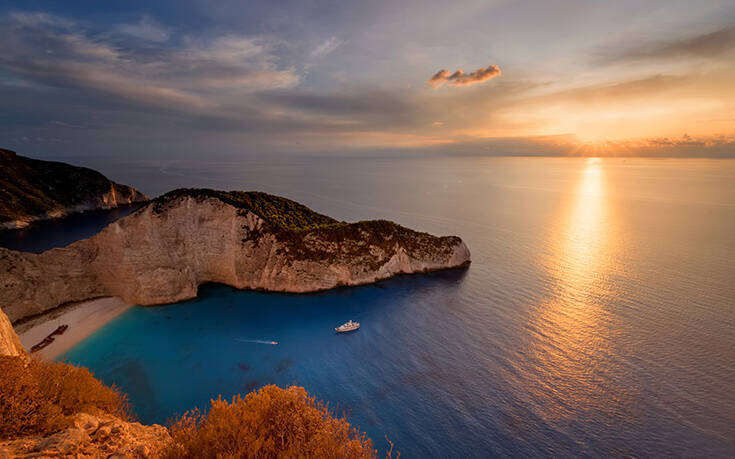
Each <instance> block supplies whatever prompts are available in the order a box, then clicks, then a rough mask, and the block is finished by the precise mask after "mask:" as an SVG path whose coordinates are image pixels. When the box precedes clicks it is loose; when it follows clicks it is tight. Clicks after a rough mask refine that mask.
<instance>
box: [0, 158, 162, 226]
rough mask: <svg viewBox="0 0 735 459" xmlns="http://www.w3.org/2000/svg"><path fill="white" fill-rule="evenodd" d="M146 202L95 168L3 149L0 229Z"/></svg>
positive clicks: (133, 191) (139, 193) (140, 194)
mask: <svg viewBox="0 0 735 459" xmlns="http://www.w3.org/2000/svg"><path fill="white" fill-rule="evenodd" d="M147 200H148V198H147V197H146V196H145V195H144V194H143V193H141V192H139V191H138V190H136V189H134V188H131V187H129V186H125V185H120V184H118V183H115V182H113V181H111V180H109V179H108V178H107V177H105V176H104V175H102V174H100V173H99V172H96V171H93V170H92V169H87V168H85V167H76V166H71V165H69V164H65V163H59V162H53V161H41V160H38V159H31V158H26V157H23V156H18V155H17V154H16V153H15V152H14V151H10V150H4V149H0V229H9V228H21V227H24V226H27V225H29V224H30V223H31V222H33V221H36V220H45V219H50V218H57V217H61V216H64V215H67V214H70V213H74V212H83V211H87V210H95V209H109V208H113V207H117V206H120V205H124V204H131V203H134V202H142V201H147Z"/></svg>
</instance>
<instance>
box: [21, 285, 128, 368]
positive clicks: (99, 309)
mask: <svg viewBox="0 0 735 459" xmlns="http://www.w3.org/2000/svg"><path fill="white" fill-rule="evenodd" d="M131 307H133V305H132V304H129V303H126V302H124V301H123V300H121V299H120V298H117V297H110V298H99V299H96V300H90V301H84V302H82V303H78V304H75V305H72V306H68V307H65V308H64V309H63V310H62V311H56V313H50V314H48V315H47V316H44V317H40V318H39V319H35V320H33V321H32V323H29V324H24V326H21V327H18V328H19V330H18V332H19V335H20V342H21V343H22V344H23V346H24V347H25V348H26V349H27V350H30V349H31V346H33V345H34V344H37V343H40V342H41V341H42V340H43V339H44V338H45V337H46V336H48V335H49V333H51V332H53V331H54V330H56V328H57V327H58V326H59V325H68V326H69V328H68V329H67V330H66V331H65V332H64V334H62V335H56V336H54V342H53V343H51V344H49V345H48V346H46V347H45V348H43V349H41V350H40V351H38V352H37V353H35V354H34V355H41V356H43V357H46V358H47V359H55V358H57V357H58V356H60V355H61V354H63V353H64V352H66V351H68V350H69V349H71V348H72V347H74V345H75V344H77V343H79V342H80V341H82V340H83V339H84V338H86V337H88V336H89V335H91V334H92V333H94V332H95V331H96V330H98V329H99V328H101V327H102V326H103V325H105V324H106V323H107V322H109V321H111V320H112V319H114V318H115V317H117V316H119V315H120V314H122V313H123V312H125V311H127V310H128V309H130V308H131Z"/></svg>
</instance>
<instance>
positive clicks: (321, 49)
mask: <svg viewBox="0 0 735 459" xmlns="http://www.w3.org/2000/svg"><path fill="white" fill-rule="evenodd" d="M341 44H342V42H341V41H340V40H338V39H337V37H334V36H332V37H329V38H328V39H327V40H326V41H324V43H322V44H320V45H319V46H317V47H316V48H314V50H313V51H312V52H311V57H324V56H326V55H327V54H330V53H331V52H332V51H334V50H335V49H337V48H339V46H340V45H341Z"/></svg>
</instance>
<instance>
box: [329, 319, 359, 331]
mask: <svg viewBox="0 0 735 459" xmlns="http://www.w3.org/2000/svg"><path fill="white" fill-rule="evenodd" d="M358 328H360V322H353V321H351V320H350V321H349V322H347V323H346V324H342V325H340V326H339V327H337V328H335V329H334V331H336V332H337V333H347V332H351V331H355V330H357V329H358Z"/></svg>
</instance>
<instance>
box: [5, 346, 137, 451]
mask: <svg viewBox="0 0 735 459" xmlns="http://www.w3.org/2000/svg"><path fill="white" fill-rule="evenodd" d="M0 375H2V376H1V377H0V439H6V438H12V437H18V436H23V435H48V434H52V433H54V432H58V431H59V430H61V429H64V428H66V427H68V426H69V425H70V424H71V422H72V418H73V417H74V415H76V414H78V413H92V414H97V413H106V414H111V415H114V416H117V417H119V418H121V419H123V420H128V419H130V418H131V413H132V412H131V410H130V407H129V404H128V401H127V396H126V395H125V394H123V393H122V392H120V391H119V390H117V389H116V388H115V387H108V386H105V385H104V384H102V382H100V381H99V380H98V379H96V378H95V377H94V375H93V374H92V373H91V372H90V371H89V370H88V369H86V368H83V367H75V366H73V365H69V364H66V363H58V362H49V361H46V360H42V359H36V358H34V359H31V360H30V361H28V360H26V359H25V358H24V357H9V356H0Z"/></svg>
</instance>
